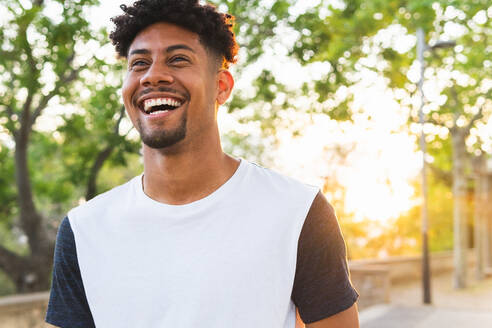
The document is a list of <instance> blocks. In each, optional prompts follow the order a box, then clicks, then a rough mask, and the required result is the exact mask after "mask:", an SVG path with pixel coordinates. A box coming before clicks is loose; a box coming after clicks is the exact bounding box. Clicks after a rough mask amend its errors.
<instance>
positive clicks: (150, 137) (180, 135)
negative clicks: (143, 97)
mask: <svg viewBox="0 0 492 328" xmlns="http://www.w3.org/2000/svg"><path fill="white" fill-rule="evenodd" d="M137 125H138V132H139V133H140V137H141V138H142V142H143V143H144V144H145V145H146V146H148V147H150V148H153V149H162V148H167V147H170V146H172V145H175V144H176V143H178V142H179V141H181V140H183V139H184V138H185V137H186V116H185V117H184V118H183V119H182V120H181V124H180V125H179V126H178V127H177V128H176V129H173V130H161V131H154V132H152V131H146V130H145V129H144V128H143V126H142V122H141V121H140V120H139V121H138V123H137Z"/></svg>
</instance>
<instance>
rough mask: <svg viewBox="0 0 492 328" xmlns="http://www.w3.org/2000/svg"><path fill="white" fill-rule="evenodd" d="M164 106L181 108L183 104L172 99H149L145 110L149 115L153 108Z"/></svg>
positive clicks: (145, 104)
mask: <svg viewBox="0 0 492 328" xmlns="http://www.w3.org/2000/svg"><path fill="white" fill-rule="evenodd" d="M163 105H168V106H173V107H179V106H181V102H179V101H177V100H174V99H171V98H156V99H147V100H145V101H144V110H145V111H146V112H147V113H148V112H149V110H150V108H151V107H154V106H163Z"/></svg>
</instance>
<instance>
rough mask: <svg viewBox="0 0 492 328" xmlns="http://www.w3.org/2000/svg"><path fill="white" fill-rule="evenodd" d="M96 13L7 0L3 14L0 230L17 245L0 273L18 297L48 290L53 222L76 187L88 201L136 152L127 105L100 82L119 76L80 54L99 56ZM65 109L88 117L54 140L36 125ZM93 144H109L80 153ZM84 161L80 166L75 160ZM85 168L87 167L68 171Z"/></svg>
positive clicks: (4, 252) (78, 4) (5, 254)
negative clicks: (110, 166) (114, 166)
mask: <svg viewBox="0 0 492 328" xmlns="http://www.w3.org/2000/svg"><path fill="white" fill-rule="evenodd" d="M97 3H98V1H97V0H80V1H68V2H67V1H61V0H59V1H58V0H51V1H42V0H37V1H33V2H25V1H24V2H20V1H15V0H8V1H6V2H5V3H2V5H0V9H1V10H3V11H4V13H5V17H4V21H3V23H2V26H1V29H0V43H1V44H2V46H1V48H0V110H1V111H0V120H1V123H2V128H1V130H0V134H1V135H2V136H3V138H2V140H4V142H2V145H1V146H0V147H1V148H0V156H1V157H2V161H1V166H2V173H0V175H1V176H0V179H1V180H2V184H1V186H0V196H1V197H2V202H1V203H2V205H1V206H2V208H1V217H0V225H1V226H2V228H4V227H5V228H6V229H7V230H9V231H10V232H11V233H12V236H13V237H14V238H12V239H9V238H2V240H0V269H1V270H3V271H4V272H5V273H6V274H7V275H8V276H9V277H10V279H11V280H12V281H13V283H14V284H15V286H16V290H17V292H30V291H38V290H46V289H48V288H49V282H50V278H51V267H52V266H51V263H52V257H53V249H54V232H55V231H56V223H55V222H56V221H54V218H53V217H51V216H52V215H53V214H54V213H56V214H57V215H59V213H60V212H62V211H64V210H66V207H65V206H62V205H63V204H67V203H71V204H73V203H74V201H76V198H75V197H76V195H77V194H78V193H79V189H80V187H79V186H80V183H82V184H83V185H85V186H87V187H86V190H85V191H83V193H84V194H86V197H87V198H90V197H92V196H93V195H94V194H95V193H96V189H95V186H96V182H95V181H96V179H97V173H98V172H99V171H100V169H101V167H102V164H103V163H104V162H105V161H106V160H107V159H108V158H110V155H112V153H113V157H112V158H113V161H115V162H117V163H119V164H120V165H121V164H123V163H124V161H125V159H124V156H123V154H124V152H132V151H133V152H135V150H136V149H135V148H136V147H135V143H131V142H129V141H127V139H125V137H124V136H122V135H121V134H120V122H121V119H122V115H123V111H122V110H121V109H120V108H121V105H120V104H119V103H118V100H117V98H116V97H110V96H108V93H113V92H115V90H116V89H117V85H114V83H113V84H110V85H108V86H107V87H105V88H102V89H101V88H100V87H99V86H100V85H101V83H97V80H94V78H97V77H98V75H99V76H100V75H101V74H102V73H106V75H108V74H109V72H110V70H113V69H114V67H112V64H111V63H106V62H105V60H104V59H103V58H98V56H97V55H96V56H87V55H86V54H84V52H87V49H88V44H89V45H90V46H92V47H93V48H92V49H93V50H94V47H95V48H99V47H100V46H99V44H100V40H101V38H102V37H104V34H103V33H101V32H95V31H92V30H91V29H90V26H89V23H88V22H87V19H86V17H85V15H86V13H85V11H86V9H87V8H88V7H89V6H93V5H96V4H97ZM90 46H89V47H90ZM91 72H92V73H91ZM117 72H118V71H117V70H116V73H115V74H118V73H117ZM109 75H111V74H109ZM105 82H106V83H107V82H108V81H107V80H106V81H105ZM118 83H119V82H118ZM88 85H91V86H92V87H90V88H88V87H87V86H88ZM83 94H86V96H85V97H84V96H83ZM68 104H72V105H73V106H76V107H77V109H78V110H80V111H82V112H84V108H85V112H84V114H74V115H69V114H65V115H64V118H65V119H64V122H63V123H60V127H59V128H58V131H56V129H54V128H53V126H49V127H47V122H46V121H45V122H44V123H43V122H40V120H41V119H42V118H43V117H44V116H46V115H48V113H46V111H47V110H48V109H51V108H53V107H55V106H66V105H68ZM78 104H83V105H84V106H83V107H81V106H79V105H78ZM96 111H97V114H96ZM103 117H104V118H105V119H106V122H105V125H104V126H103V124H101V122H100V120H101V119H102V118H103ZM108 120H109V122H113V123H110V124H108ZM52 121H53V120H51V121H49V122H52ZM89 126H90V127H91V129H90V130H89ZM89 131H90V132H89ZM96 136H97V137H104V140H106V141H103V142H101V141H100V140H99V143H94V142H93V141H92V144H90V143H85V145H77V147H74V146H75V144H76V140H77V137H79V139H81V138H84V139H92V138H91V137H96ZM122 145H123V146H122ZM62 146H63V147H62ZM71 146H72V148H70V147H71ZM84 147H89V148H90V149H87V148H84ZM116 148H118V149H119V150H118V151H116ZM84 149H85V152H84ZM82 153H84V154H85V157H83V158H80V157H79V158H77V157H75V156H76V155H75V156H74V154H79V155H80V154H82ZM12 155H13V156H12ZM11 156H12V157H13V159H12V157H11ZM70 156H71V159H70V158H69V157H70ZM60 158H62V159H63V160H64V161H65V163H64V162H63V161H61V160H60ZM79 160H82V161H83V162H84V165H81V166H78V167H77V165H75V164H73V163H70V162H77V161H79ZM71 164H73V165H71ZM12 173H13V174H12ZM56 219H58V220H59V219H60V218H59V217H57V218H56ZM23 240H25V241H26V243H25V244H24V243H23Z"/></svg>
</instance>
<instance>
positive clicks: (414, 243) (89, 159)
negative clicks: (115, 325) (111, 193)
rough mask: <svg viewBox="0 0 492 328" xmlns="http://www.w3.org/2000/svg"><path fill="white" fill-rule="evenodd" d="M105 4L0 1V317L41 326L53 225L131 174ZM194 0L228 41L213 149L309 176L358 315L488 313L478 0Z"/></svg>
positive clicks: (109, 10) (484, 322)
mask: <svg viewBox="0 0 492 328" xmlns="http://www.w3.org/2000/svg"><path fill="white" fill-rule="evenodd" d="M120 3H121V1H103V2H100V1H97V0H73V1H63V0H1V1H0V327H42V326H43V324H42V318H43V316H44V311H45V307H46V302H47V298H48V294H47V291H48V290H49V288H50V279H51V266H52V257H53V247H54V240H55V236H56V231H57V227H58V225H59V223H60V222H61V220H62V219H63V217H64V216H65V215H66V213H67V211H68V210H69V209H70V208H72V207H74V206H77V205H78V204H80V203H82V202H85V201H87V200H89V199H91V198H93V197H94V196H96V195H97V194H99V193H101V192H104V191H106V190H108V189H110V188H112V187H114V186H116V185H119V184H121V183H123V182H126V181H127V180H129V179H130V178H132V177H133V176H135V175H137V174H139V173H140V172H141V171H142V162H141V159H140V155H139V151H140V142H139V140H138V135H137V133H136V131H135V130H134V129H132V126H131V123H130V121H129V120H128V118H127V117H126V116H125V111H124V107H123V105H122V101H121V93H120V87H121V83H122V78H123V77H124V74H125V65H126V64H125V62H124V61H123V60H121V59H118V58H117V57H116V54H115V51H114V49H113V46H112V45H111V44H110V42H109V39H108V33H109V32H110V31H111V29H112V24H111V22H110V17H112V16H115V15H118V14H120V13H121V10H120V8H119V5H120ZM123 3H126V4H130V3H131V2H130V1H126V2H125V1H123ZM211 3H213V4H215V5H216V6H217V7H218V8H219V10H220V11H223V12H226V11H227V12H229V13H231V14H233V15H234V16H235V17H236V22H237V26H236V28H235V31H236V33H237V39H238V42H239V44H240V46H241V50H240V53H239V62H238V64H237V65H236V66H235V67H233V68H232V71H233V75H234V76H235V78H236V88H235V91H234V93H233V97H232V99H231V100H230V101H229V102H228V103H227V104H226V105H225V106H223V107H222V108H221V109H220V110H219V117H218V120H219V124H220V128H221V133H222V137H223V146H224V148H225V150H226V151H227V152H228V153H230V154H232V155H234V156H237V157H242V158H245V159H248V160H251V161H255V162H257V163H259V164H262V165H264V166H267V167H270V168H273V169H275V170H277V171H280V172H282V173H285V174H288V175H291V176H293V177H296V178H297V179H300V180H302V181H304V182H307V183H310V184H313V185H316V186H319V187H320V188H321V189H322V190H323V192H324V193H325V195H326V196H327V198H328V199H329V201H330V202H331V203H332V204H333V206H334V207H335V209H336V212H337V216H338V219H339V223H340V225H341V228H342V231H343V234H344V236H345V240H346V243H347V249H348V256H349V264H350V268H351V271H352V280H353V283H354V285H355V286H356V288H357V289H358V290H359V293H360V294H361V297H360V300H359V308H360V309H361V322H362V327H436V326H437V327H441V326H444V325H445V324H446V325H447V326H448V327H454V326H456V327H465V326H466V327H471V326H477V327H489V326H490V327H492V315H491V314H490V313H491V312H492V276H491V275H492V208H491V204H492V155H491V154H492V122H491V120H490V117H491V114H492V99H491V93H492V55H491V53H492V34H491V29H492V26H491V19H492V6H491V4H490V2H489V1H487V0H453V1H450V0H447V1H436V0H372V1H367V0H366V1H364V0H302V1H294V0H280V1H271V0H216V1H211ZM422 304H426V305H427V306H422ZM439 320H441V321H439ZM443 320H444V321H443ZM446 320H447V321H446ZM460 320H462V321H460ZM473 320H477V321H476V322H477V324H476V325H474V324H471V323H472V322H474V321H473ZM406 324H408V325H406ZM453 325H454V326H453Z"/></svg>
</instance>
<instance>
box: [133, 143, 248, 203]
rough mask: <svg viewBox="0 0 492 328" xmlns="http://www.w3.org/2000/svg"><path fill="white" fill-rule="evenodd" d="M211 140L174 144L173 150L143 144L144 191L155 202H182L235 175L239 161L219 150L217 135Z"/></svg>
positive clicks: (213, 187) (209, 189) (207, 193)
mask: <svg viewBox="0 0 492 328" xmlns="http://www.w3.org/2000/svg"><path fill="white" fill-rule="evenodd" d="M214 139H215V140H213V142H212V143H209V142H207V144H206V145H205V144H204V143H202V144H201V145H195V146H194V147H183V145H176V146H177V147H174V148H175V149H152V148H149V147H147V146H146V145H144V147H143V159H144V178H143V186H144V192H145V193H146V194H147V195H148V196H149V197H150V198H152V199H154V200H156V201H159V202H162V203H166V204H170V205H182V204H187V203H191V202H193V201H196V200H199V199H202V198H204V197H206V196H208V195H210V194H211V193H213V192H214V191H215V190H217V189H218V188H219V187H220V186H222V185H223V184H224V183H225V182H226V181H227V180H228V179H229V178H230V177H231V176H232V175H233V174H234V172H235V171H236V169H237V167H238V166H239V162H238V161H237V160H235V159H233V158H232V157H230V156H228V155H227V154H225V153H224V152H223V151H222V147H221V145H220V139H219V137H218V135H217V137H216V138H214ZM208 140H209V141H210V139H208ZM178 148H179V150H177V149H178ZM184 148H188V149H184Z"/></svg>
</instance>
